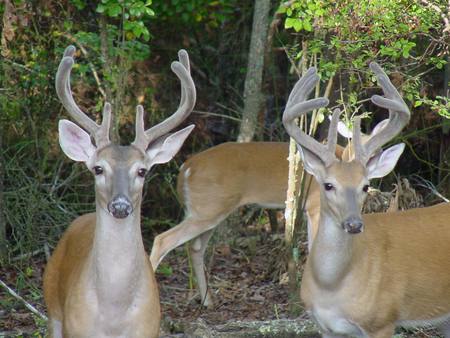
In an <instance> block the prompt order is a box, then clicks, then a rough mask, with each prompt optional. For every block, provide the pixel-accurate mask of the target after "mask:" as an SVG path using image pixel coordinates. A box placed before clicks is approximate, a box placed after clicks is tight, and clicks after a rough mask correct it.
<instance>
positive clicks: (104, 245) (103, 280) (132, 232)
mask: <svg viewBox="0 0 450 338" xmlns="http://www.w3.org/2000/svg"><path fill="white" fill-rule="evenodd" d="M96 210H97V211H96V227H95V235H94V242H93V247H92V255H91V264H90V271H89V274H90V278H89V280H90V282H91V285H92V287H93V288H94V289H93V290H95V291H94V292H95V293H96V296H97V299H98V302H99V303H100V304H103V305H105V306H103V308H108V305H110V306H111V309H121V308H128V307H129V306H130V305H131V303H132V301H133V299H134V297H133V295H134V294H135V293H136V292H137V291H138V290H139V286H140V285H141V282H142V280H143V277H144V276H145V275H144V274H145V268H144V266H145V261H144V260H145V259H146V256H145V251H144V244H143V242H142V235H141V226H140V215H141V210H140V207H137V208H136V209H135V210H134V211H133V213H132V214H131V215H129V216H128V217H126V218H124V219H117V218H114V217H113V216H112V215H111V214H110V213H109V212H108V211H106V210H104V209H103V208H102V207H100V205H98V203H97V208H96ZM114 311H115V310H114Z"/></svg>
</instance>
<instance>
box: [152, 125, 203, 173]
mask: <svg viewBox="0 0 450 338" xmlns="http://www.w3.org/2000/svg"><path fill="white" fill-rule="evenodd" d="M194 127H195V126H194V125H193V124H191V125H190V126H187V127H186V128H184V129H181V130H179V131H177V132H176V133H173V134H170V135H169V136H167V137H165V138H161V139H160V140H158V141H156V142H154V143H153V144H151V145H150V147H149V148H148V149H147V156H148V157H149V160H150V165H154V164H159V163H166V162H169V161H170V160H171V159H172V158H173V157H174V156H175V154H176V153H177V152H178V150H180V148H181V146H182V145H183V143H184V141H185V140H186V138H187V137H188V136H189V134H190V133H191V131H192V129H194Z"/></svg>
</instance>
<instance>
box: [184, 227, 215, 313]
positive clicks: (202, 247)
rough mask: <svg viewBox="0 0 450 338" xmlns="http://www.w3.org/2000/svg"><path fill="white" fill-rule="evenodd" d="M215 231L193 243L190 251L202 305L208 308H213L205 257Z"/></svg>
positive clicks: (210, 231) (203, 235) (205, 233)
mask: <svg viewBox="0 0 450 338" xmlns="http://www.w3.org/2000/svg"><path fill="white" fill-rule="evenodd" d="M213 233H214V231H213V230H208V231H206V232H204V233H203V234H201V235H200V236H199V237H197V238H195V239H194V240H193V241H191V245H190V247H189V251H190V254H191V259H192V266H193V267H194V273H195V278H196V279H197V286H198V289H199V292H200V296H201V302H202V305H204V306H207V307H208V308H212V307H213V302H212V299H211V295H210V292H209V291H208V282H207V280H206V273H205V264H204V257H205V251H206V247H207V246H208V242H209V239H210V238H211V236H212V234H213Z"/></svg>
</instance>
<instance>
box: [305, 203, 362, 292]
mask: <svg viewBox="0 0 450 338" xmlns="http://www.w3.org/2000/svg"><path fill="white" fill-rule="evenodd" d="M322 205H324V204H322ZM353 244H354V235H350V234H348V233H346V232H345V231H344V230H343V229H342V227H341V226H340V224H339V223H338V222H337V220H336V219H335V217H334V216H333V215H332V214H331V212H329V211H328V210H326V208H321V212H320V221H319V229H318V233H317V236H316V239H315V240H314V243H313V246H312V249H311V255H310V267H311V269H312V275H313V278H314V280H315V281H316V282H317V283H318V284H319V285H320V286H321V287H322V288H325V289H335V288H338V287H339V286H340V284H341V282H342V281H343V280H344V279H345V276H346V274H347V273H348V272H349V271H350V267H351V264H352V259H353V249H354V248H353Z"/></svg>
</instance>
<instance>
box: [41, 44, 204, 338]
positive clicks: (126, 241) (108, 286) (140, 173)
mask: <svg viewBox="0 0 450 338" xmlns="http://www.w3.org/2000/svg"><path fill="white" fill-rule="evenodd" d="M74 53H75V48H74V47H72V46H70V47H68V48H67V49H66V51H65V53H64V57H63V59H62V61H61V63H60V65H59V68H58V72H57V74H56V91H57V94H58V96H59V98H60V100H61V101H62V103H63V105H64V107H65V108H66V109H67V110H68V112H69V113H70V115H71V116H72V117H73V118H74V119H75V120H76V121H77V122H78V123H79V124H80V125H81V126H82V127H83V128H84V129H82V128H80V127H79V126H78V125H76V124H75V123H73V122H70V121H68V120H60V121H59V143H60V145H61V148H62V150H63V152H64V153H65V154H66V155H67V156H68V157H69V158H71V159H72V160H74V161H78V162H83V163H85V164H86V166H87V168H88V169H89V170H90V171H91V172H92V173H93V175H94V177H95V205H96V211H95V213H93V214H87V215H83V216H80V217H79V218H77V219H76V220H75V221H74V222H73V223H72V224H71V225H70V226H69V228H68V229H67V231H66V232H65V233H64V235H63V237H62V239H61V240H60V242H59V243H58V245H57V247H56V250H55V252H54V253H53V255H52V257H51V258H50V260H49V262H48V264H47V267H46V270H45V274H44V297H45V302H46V304H47V308H48V314H49V336H50V337H58V338H62V337H65V338H68V337H76V338H84V337H86V338H87V337H105V338H106V337H109V338H112V337H116V338H119V337H124V338H125V337H127V338H129V337H133V338H134V337H136V338H137V337H147V338H148V337H152V338H155V337H158V335H159V324H160V319H161V314H160V304H159V294H158V286H157V284H156V280H155V277H154V273H153V269H152V267H151V265H150V262H149V261H148V256H147V255H146V253H145V249H144V244H143V241H142V235H141V202H142V189H143V186H144V180H145V175H146V173H147V172H148V170H149V169H150V168H151V167H152V166H153V165H155V164H159V163H166V162H168V161H169V160H170V159H172V157H173V156H174V155H175V154H176V153H177V152H178V150H179V149H180V147H181V146H182V144H183V142H184V141H185V139H186V138H187V136H188V135H189V134H190V132H191V131H192V129H193V126H188V127H186V128H184V129H182V130H179V131H177V132H175V133H172V134H168V135H167V133H169V132H170V131H171V130H172V129H173V128H175V127H177V126H178V125H179V124H180V123H181V122H182V121H183V120H184V119H185V118H186V117H187V116H188V115H189V114H190V112H191V111H192V109H193V107H194V105H195V98H196V92H195V85H194V83H193V80H192V78H191V76H190V70H189V59H188V55H187V53H186V52H185V51H180V52H179V59H180V61H179V62H174V63H172V70H173V71H174V72H175V73H176V75H177V76H178V77H179V79H180V81H181V85H182V91H181V102H180V106H179V108H178V110H177V111H176V112H175V113H174V114H173V115H172V116H170V117H169V118H168V119H166V120H165V121H163V122H161V123H159V124H158V125H156V126H154V127H152V128H150V129H148V130H145V129H144V111H143V107H142V106H137V109H136V138H135V140H134V142H133V143H132V144H131V145H128V146H120V145H117V144H114V143H112V142H111V141H110V140H109V128H110V124H111V106H110V105H109V103H105V106H104V110H103V121H102V123H101V125H97V123H96V122H94V121H93V120H91V119H90V118H89V117H88V116H87V115H86V114H85V113H84V112H82V111H81V109H80V108H79V107H78V106H77V105H76V104H75V102H74V99H73V97H72V93H71V91H70V71H71V68H72V66H73V64H74V59H73V55H74ZM85 130H87V131H88V132H89V133H88V132H86V131H85ZM91 137H93V138H94V140H95V144H94V143H92V140H91Z"/></svg>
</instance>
